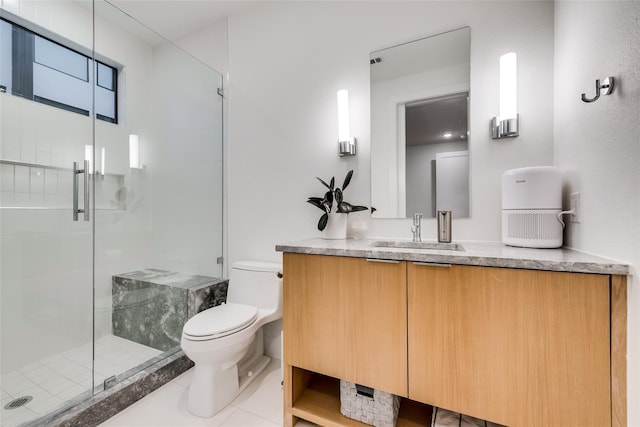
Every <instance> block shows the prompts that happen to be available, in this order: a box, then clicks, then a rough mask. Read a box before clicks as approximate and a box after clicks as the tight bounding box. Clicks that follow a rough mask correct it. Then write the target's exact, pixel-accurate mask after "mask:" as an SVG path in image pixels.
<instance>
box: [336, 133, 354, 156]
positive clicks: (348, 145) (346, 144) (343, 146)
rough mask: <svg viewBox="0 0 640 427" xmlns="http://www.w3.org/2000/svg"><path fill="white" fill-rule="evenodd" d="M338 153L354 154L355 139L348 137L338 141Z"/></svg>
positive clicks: (341, 154)
mask: <svg viewBox="0 0 640 427" xmlns="http://www.w3.org/2000/svg"><path fill="white" fill-rule="evenodd" d="M338 154H339V155H340V157H344V156H355V155H356V139H355V138H354V137H351V138H349V139H348V140H346V141H338Z"/></svg>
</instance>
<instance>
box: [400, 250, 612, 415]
mask: <svg viewBox="0 0 640 427" xmlns="http://www.w3.org/2000/svg"><path fill="white" fill-rule="evenodd" d="M407 271H408V274H407V275H408V303H409V312H408V319H409V321H408V336H409V343H408V345H409V355H408V357H409V398H410V399H414V400H418V401H421V402H425V403H429V404H433V405H435V406H439V407H443V408H447V409H451V410H454V411H457V412H461V413H465V414H468V415H472V416H476V417H478V418H482V419H486V420H489V421H494V422H497V423H500V424H504V425H508V426H510V427H520V426H563V427H571V426H576V427H578V426H579V427H583V426H594V427H596V426H597V427H601V426H609V425H610V423H611V400H610V399H611V396H610V354H609V351H610V350H609V348H610V347H609V343H610V333H609V330H610V329H609V327H610V321H609V276H603V275H595V274H578V273H559V272H546V271H529V270H514V269H506V268H490V267H472V266H451V267H449V268H446V267H434V266H425V265H416V264H413V263H409V265H408V268H407Z"/></svg>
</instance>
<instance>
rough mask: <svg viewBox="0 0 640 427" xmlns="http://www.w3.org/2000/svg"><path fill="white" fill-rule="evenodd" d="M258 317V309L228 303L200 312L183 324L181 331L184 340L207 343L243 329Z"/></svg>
mask: <svg viewBox="0 0 640 427" xmlns="http://www.w3.org/2000/svg"><path fill="white" fill-rule="evenodd" d="M257 317H258V308H257V307H254V306H251V305H245V304H235V303H228V304H222V305H219V306H216V307H212V308H209V309H207V310H205V311H202V312H200V313H198V314H196V315H195V316H193V317H192V318H191V319H189V320H188V321H187V323H185V325H184V328H183V330H182V333H183V335H184V336H185V338H186V339H188V340H191V341H207V340H213V339H216V338H222V337H225V336H227V335H231V334H233V333H235V332H238V331H240V330H242V329H245V328H246V327H248V326H249V325H251V324H252V323H253V322H255V320H256V318H257Z"/></svg>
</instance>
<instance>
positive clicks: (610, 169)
mask: <svg viewBox="0 0 640 427" xmlns="http://www.w3.org/2000/svg"><path fill="white" fill-rule="evenodd" d="M555 8H556V13H555V75H554V79H555V84H554V96H555V102H554V108H555V124H554V157H555V162H554V163H555V165H556V166H558V167H559V168H560V169H562V170H564V172H565V177H566V179H565V189H564V193H565V199H566V198H567V195H568V194H569V193H571V192H580V193H581V194H582V206H581V209H580V213H581V221H580V223H579V224H569V226H568V229H567V232H566V237H565V243H566V244H567V245H568V246H572V247H574V248H577V249H580V250H583V251H586V252H591V253H594V254H598V255H602V256H605V257H609V258H614V259H619V260H622V261H625V262H628V263H629V264H631V265H632V276H630V277H629V282H628V331H627V336H628V356H627V370H628V380H627V382H628V424H629V425H630V426H640V406H639V405H638V401H640V326H639V325H640V316H639V314H638V313H639V312H640V289H639V288H638V287H639V286H640V280H639V279H638V276H637V274H638V271H639V266H640V219H639V218H640V167H639V166H638V165H640V113H639V111H640V43H639V42H638V40H640V26H639V25H638V22H640V3H639V2H637V1H633V2H631V1H629V2H623V1H617V2H591V1H581V2H572V1H566V2H564V1H563V2H558V3H556V7H555ZM608 76H613V77H615V79H616V87H615V90H614V92H613V94H612V95H609V96H603V97H601V98H600V99H599V100H598V101H596V102H594V103H590V104H587V103H584V102H582V101H581V100H580V94H582V93H586V94H587V96H589V97H592V96H593V95H594V94H595V89H594V81H595V79H603V78H605V77H608ZM565 206H568V201H567V200H565Z"/></svg>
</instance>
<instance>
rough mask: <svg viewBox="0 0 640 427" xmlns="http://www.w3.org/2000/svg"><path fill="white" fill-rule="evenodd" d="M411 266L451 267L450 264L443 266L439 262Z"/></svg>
mask: <svg viewBox="0 0 640 427" xmlns="http://www.w3.org/2000/svg"><path fill="white" fill-rule="evenodd" d="M413 265H422V266H425V267H451V264H443V263H439V262H418V261H415V262H413Z"/></svg>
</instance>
